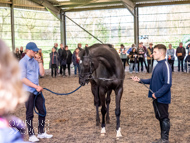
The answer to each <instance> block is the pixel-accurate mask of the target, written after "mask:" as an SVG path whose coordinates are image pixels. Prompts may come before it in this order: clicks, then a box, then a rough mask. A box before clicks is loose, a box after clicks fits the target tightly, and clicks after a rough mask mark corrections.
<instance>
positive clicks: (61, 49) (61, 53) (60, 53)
mask: <svg viewBox="0 0 190 143" xmlns="http://www.w3.org/2000/svg"><path fill="white" fill-rule="evenodd" d="M64 50H65V49H64V46H63V44H60V49H59V50H58V54H59V64H60V72H59V73H60V74H61V75H62V73H63V71H62V70H63V65H62V64H61V62H62V61H63V53H64Z"/></svg>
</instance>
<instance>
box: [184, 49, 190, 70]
mask: <svg viewBox="0 0 190 143" xmlns="http://www.w3.org/2000/svg"><path fill="white" fill-rule="evenodd" d="M187 63H188V65H187ZM189 66H190V51H189V54H188V56H187V57H186V58H185V71H186V72H189V71H188V70H189V68H187V67H189Z"/></svg>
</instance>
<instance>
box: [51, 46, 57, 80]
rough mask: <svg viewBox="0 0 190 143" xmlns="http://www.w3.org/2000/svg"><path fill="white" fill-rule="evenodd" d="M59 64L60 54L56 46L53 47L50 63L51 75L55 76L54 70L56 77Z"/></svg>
mask: <svg viewBox="0 0 190 143" xmlns="http://www.w3.org/2000/svg"><path fill="white" fill-rule="evenodd" d="M58 65H59V55H58V53H57V51H56V50H55V48H52V52H51V53H50V63H49V67H50V68H51V76H52V77H53V71H54V75H55V77H56V75H57V68H58Z"/></svg>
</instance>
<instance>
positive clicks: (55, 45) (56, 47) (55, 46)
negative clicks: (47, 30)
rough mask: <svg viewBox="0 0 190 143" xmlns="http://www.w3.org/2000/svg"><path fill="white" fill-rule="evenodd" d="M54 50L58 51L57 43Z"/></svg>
mask: <svg viewBox="0 0 190 143" xmlns="http://www.w3.org/2000/svg"><path fill="white" fill-rule="evenodd" d="M54 48H55V50H56V51H57V50H58V44H57V43H54Z"/></svg>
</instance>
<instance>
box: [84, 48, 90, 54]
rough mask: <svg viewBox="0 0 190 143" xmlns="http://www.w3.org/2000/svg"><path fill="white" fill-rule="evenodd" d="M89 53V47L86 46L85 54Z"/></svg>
mask: <svg viewBox="0 0 190 143" xmlns="http://www.w3.org/2000/svg"><path fill="white" fill-rule="evenodd" d="M88 54H89V50H88V47H85V55H86V56H88Z"/></svg>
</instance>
